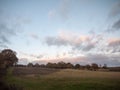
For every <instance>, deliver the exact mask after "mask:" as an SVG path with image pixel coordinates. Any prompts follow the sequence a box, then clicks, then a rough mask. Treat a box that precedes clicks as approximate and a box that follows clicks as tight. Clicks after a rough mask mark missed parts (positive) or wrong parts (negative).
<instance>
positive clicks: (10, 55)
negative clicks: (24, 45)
mask: <svg viewBox="0 0 120 90" xmlns="http://www.w3.org/2000/svg"><path fill="white" fill-rule="evenodd" d="M17 62H18V58H17V57H16V52H15V51H13V50H11V49H4V50H2V51H1V52H0V64H1V67H2V68H8V67H9V66H13V65H15V64H16V63H17Z"/></svg>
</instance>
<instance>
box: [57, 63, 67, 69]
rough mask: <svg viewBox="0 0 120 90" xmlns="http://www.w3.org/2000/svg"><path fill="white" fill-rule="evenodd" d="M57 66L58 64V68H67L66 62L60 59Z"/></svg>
mask: <svg viewBox="0 0 120 90" xmlns="http://www.w3.org/2000/svg"><path fill="white" fill-rule="evenodd" d="M57 66H58V68H61V69H64V68H66V63H65V62H63V61H60V62H58V63H57Z"/></svg>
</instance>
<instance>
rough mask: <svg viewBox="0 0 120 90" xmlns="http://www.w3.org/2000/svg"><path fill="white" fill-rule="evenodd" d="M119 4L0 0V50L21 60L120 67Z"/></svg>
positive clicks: (100, 0) (108, 1)
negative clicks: (11, 52) (13, 52)
mask: <svg viewBox="0 0 120 90" xmlns="http://www.w3.org/2000/svg"><path fill="white" fill-rule="evenodd" d="M119 8H120V1H119V0H0V32H1V33H0V49H1V50H2V49H5V48H11V49H13V50H15V51H16V52H17V55H18V57H19V63H22V64H27V63H28V62H34V63H35V62H39V63H40V64H42V63H47V62H58V61H65V62H71V63H73V64H75V63H80V64H87V63H93V62H95V63H98V64H104V63H106V64H108V65H110V66H119V65H120V35H119V34H120V9H119ZM96 59H97V60H96Z"/></svg>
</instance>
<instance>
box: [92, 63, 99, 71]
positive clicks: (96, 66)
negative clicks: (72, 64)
mask: <svg viewBox="0 0 120 90" xmlns="http://www.w3.org/2000/svg"><path fill="white" fill-rule="evenodd" d="M91 67H92V68H93V70H94V71H96V70H97V69H98V64H96V63H92V65H91Z"/></svg>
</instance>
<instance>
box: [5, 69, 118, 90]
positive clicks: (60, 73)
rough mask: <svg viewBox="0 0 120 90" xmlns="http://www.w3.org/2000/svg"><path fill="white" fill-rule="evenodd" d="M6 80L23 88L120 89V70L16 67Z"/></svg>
mask: <svg viewBox="0 0 120 90" xmlns="http://www.w3.org/2000/svg"><path fill="white" fill-rule="evenodd" d="M18 72H19V73H18ZM6 82H7V83H8V84H15V85H17V86H18V87H22V89H23V90H120V72H105V71H104V72H103V71H88V70H75V69H62V70H56V69H48V68H34V67H31V68H30V67H21V68H18V67H17V68H13V69H10V70H9V72H8V75H7V76H6Z"/></svg>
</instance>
